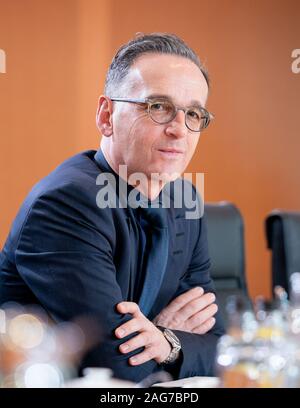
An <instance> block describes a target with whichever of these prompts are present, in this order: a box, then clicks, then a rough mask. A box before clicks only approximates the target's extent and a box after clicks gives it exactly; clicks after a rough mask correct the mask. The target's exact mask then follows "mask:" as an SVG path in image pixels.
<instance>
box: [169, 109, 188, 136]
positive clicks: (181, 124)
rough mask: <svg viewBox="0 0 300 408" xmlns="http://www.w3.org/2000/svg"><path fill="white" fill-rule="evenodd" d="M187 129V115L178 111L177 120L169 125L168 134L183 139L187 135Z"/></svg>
mask: <svg viewBox="0 0 300 408" xmlns="http://www.w3.org/2000/svg"><path fill="white" fill-rule="evenodd" d="M187 131H188V129H187V127H186V124H185V113H184V111H183V110H181V109H178V111H177V113H176V116H175V118H174V119H173V120H172V121H171V122H170V123H168V124H167V127H166V134H167V135H169V136H173V137H176V138H178V139H179V138H182V137H185V136H186V135H187Z"/></svg>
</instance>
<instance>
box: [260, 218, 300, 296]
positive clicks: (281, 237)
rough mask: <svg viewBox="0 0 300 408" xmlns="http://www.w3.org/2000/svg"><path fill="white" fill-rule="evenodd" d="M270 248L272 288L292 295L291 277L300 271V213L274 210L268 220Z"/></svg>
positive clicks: (267, 229) (266, 224) (268, 242)
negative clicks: (277, 287)
mask: <svg viewBox="0 0 300 408" xmlns="http://www.w3.org/2000/svg"><path fill="white" fill-rule="evenodd" d="M265 227H266V237H267V244H268V248H269V249H271V250H272V288H273V289H274V287H275V286H276V285H280V286H282V287H283V288H284V289H285V290H286V291H287V293H288V294H289V293H290V286H289V284H290V276H291V274H292V273H293V272H299V271H300V212H299V211H282V210H273V211H272V212H271V213H270V214H269V215H268V216H267V218H266V223H265Z"/></svg>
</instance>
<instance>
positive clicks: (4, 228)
mask: <svg viewBox="0 0 300 408" xmlns="http://www.w3.org/2000/svg"><path fill="white" fill-rule="evenodd" d="M299 20H300V3H299V1H298V0H295V1H294V0H286V1H282V0H281V1H275V0H262V1H259V0H253V1H250V0H211V1H210V2H206V1H202V0H189V1H188V2H184V1H182V0H172V1H169V0H151V1H150V2H149V1H147V0H126V1H122V0H0V49H2V50H3V51H4V52H5V55H6V73H0V245H1V246H2V244H3V243H4V241H5V238H6V236H7V233H8V231H9V227H10V224H11V222H12V220H13V218H14V216H15V215H16V212H17V210H18V207H19V205H20V204H21V202H22V200H23V199H24V197H25V195H26V194H27V192H28V191H29V189H30V188H31V187H32V185H33V184H34V183H35V182H36V181H38V180H39V179H40V178H41V177H43V176H45V175H46V174H47V173H48V172H49V171H51V170H52V169H54V168H55V167H56V166H57V165H58V164H59V163H60V162H61V161H62V160H64V159H65V158H67V157H69V156H71V155H73V154H75V153H77V152H79V151H81V150H84V149H91V148H94V149H96V148H97V147H98V145H99V140H100V135H99V134H98V132H97V130H96V126H95V109H96V104H97V98H98V96H99V94H100V93H101V91H102V86H103V82H104V77H105V72H106V69H107V67H108V64H109V63H110V60H111V58H112V56H113V54H114V53H115V51H116V49H117V48H118V47H119V46H120V45H121V44H122V43H124V42H125V41H127V40H129V39H130V38H131V37H132V36H134V34H135V33H137V32H153V31H162V32H173V33H176V34H177V35H179V36H181V37H182V38H183V39H184V40H185V41H186V42H187V43H188V44H189V45H191V46H192V47H193V48H194V49H195V51H196V52H197V53H198V54H199V56H200V58H202V60H203V61H204V62H205V64H206V66H207V68H208V70H209V72H210V76H211V80H212V91H211V96H210V99H209V102H208V107H209V109H210V110H211V111H212V112H214V113H215V116H216V119H215V121H214V123H213V125H212V126H211V127H210V128H209V130H207V132H205V133H203V134H202V137H201V139H200V143H199V146H198V150H197V152H196V154H195V156H194V158H193V161H192V163H191V164H190V166H189V168H188V169H187V171H190V172H204V173H205V200H206V201H219V200H228V201H232V202H233V203H235V204H236V205H237V206H238V207H239V208H240V210H241V212H242V214H243V216H244V220H245V230H246V256H247V277H248V282H249V288H250V294H251V295H252V296H256V295H258V294H263V295H265V296H269V295H270V259H269V253H268V251H267V249H266V242H265V237H264V224H263V222H264V218H265V216H266V215H267V213H268V212H269V211H271V210H272V209H273V208H284V209H298V210H299V209H300V174H299V173H300V172H299V155H300V141H299V139H300V134H299V116H300V74H295V73H293V72H292V70H291V65H292V62H293V59H292V57H291V54H292V51H293V50H294V49H296V48H300V24H299ZM2 54H3V53H2Z"/></svg>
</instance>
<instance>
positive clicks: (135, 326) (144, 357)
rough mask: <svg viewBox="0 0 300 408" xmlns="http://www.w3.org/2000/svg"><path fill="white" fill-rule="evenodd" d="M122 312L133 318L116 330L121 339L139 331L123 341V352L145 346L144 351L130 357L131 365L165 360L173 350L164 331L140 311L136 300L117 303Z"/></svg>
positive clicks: (119, 310)
mask: <svg viewBox="0 0 300 408" xmlns="http://www.w3.org/2000/svg"><path fill="white" fill-rule="evenodd" d="M117 310H118V312H120V313H123V314H125V313H130V314H132V316H133V318H132V319H131V320H129V321H128V322H126V323H124V324H122V325H121V326H119V327H118V328H117V329H116V330H115V334H116V336H117V337H118V338H119V339H122V338H123V337H125V336H128V335H130V334H132V333H135V332H139V334H137V335H136V336H134V337H133V338H132V339H130V340H127V341H126V342H125V343H122V344H121V345H120V347H119V350H120V351H121V353H123V354H126V353H129V352H130V351H133V350H136V349H137V348H139V347H145V349H144V351H143V352H142V353H139V354H136V355H135V356H133V357H130V359H129V363H130V364H131V365H139V364H143V363H145V362H147V361H149V360H155V361H156V362H157V363H161V362H163V361H164V360H165V359H166V358H167V357H168V355H169V354H170V351H171V346H170V344H169V342H168V341H167V340H166V338H165V337H164V335H163V334H162V332H161V331H160V330H159V329H158V328H157V327H156V326H155V325H154V324H153V323H152V322H151V321H150V320H148V319H147V318H146V317H145V316H144V315H143V313H142V312H141V311H140V309H139V306H138V305H137V304H136V303H134V302H121V303H119V304H118V305H117Z"/></svg>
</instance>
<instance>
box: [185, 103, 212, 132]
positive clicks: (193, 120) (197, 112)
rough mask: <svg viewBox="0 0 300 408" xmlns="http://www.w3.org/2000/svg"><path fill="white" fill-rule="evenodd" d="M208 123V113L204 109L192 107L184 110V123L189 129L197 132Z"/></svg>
mask: <svg viewBox="0 0 300 408" xmlns="http://www.w3.org/2000/svg"><path fill="white" fill-rule="evenodd" d="M208 124H209V114H208V112H207V111H205V110H204V109H203V110H202V109H198V108H192V109H189V110H188V111H187V112H186V125H187V127H188V128H189V129H190V130H193V131H194V132H199V131H200V130H203V129H205V128H206V127H207V126H208Z"/></svg>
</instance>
